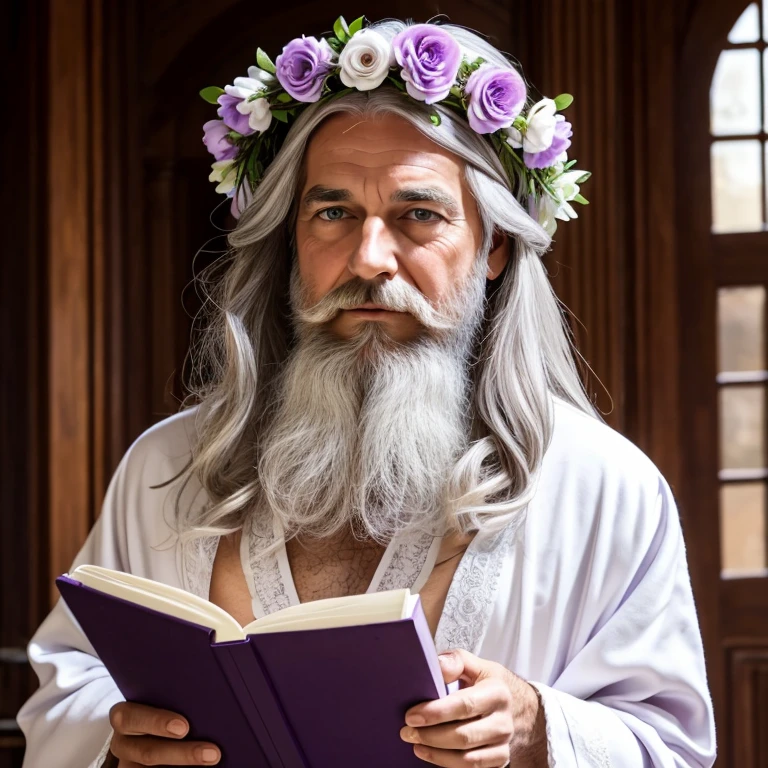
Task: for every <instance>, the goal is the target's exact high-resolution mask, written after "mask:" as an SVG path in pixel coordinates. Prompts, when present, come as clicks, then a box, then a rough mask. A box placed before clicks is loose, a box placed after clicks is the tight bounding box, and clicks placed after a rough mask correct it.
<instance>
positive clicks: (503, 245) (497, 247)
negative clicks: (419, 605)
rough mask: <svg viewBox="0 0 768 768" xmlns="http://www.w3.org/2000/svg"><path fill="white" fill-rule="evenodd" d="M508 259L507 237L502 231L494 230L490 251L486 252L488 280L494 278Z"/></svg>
mask: <svg viewBox="0 0 768 768" xmlns="http://www.w3.org/2000/svg"><path fill="white" fill-rule="evenodd" d="M508 261H509V238H508V237H507V235H506V234H505V233H504V232H499V231H498V230H496V231H495V232H494V233H493V240H492V242H491V252H490V253H489V254H488V273H487V278H488V279H489V280H495V279H496V278H497V277H498V276H499V275H500V274H501V273H502V271H503V270H504V267H506V266H507V262H508Z"/></svg>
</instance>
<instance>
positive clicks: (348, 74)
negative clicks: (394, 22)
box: [339, 29, 395, 91]
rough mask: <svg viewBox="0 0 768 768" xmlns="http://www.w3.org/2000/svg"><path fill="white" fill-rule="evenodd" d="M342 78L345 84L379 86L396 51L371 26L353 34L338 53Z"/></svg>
mask: <svg viewBox="0 0 768 768" xmlns="http://www.w3.org/2000/svg"><path fill="white" fill-rule="evenodd" d="M339 66H340V67H341V72H340V73H339V76H340V77H341V82H342V83H344V85H346V86H347V87H348V88H357V90H358V91H370V90H372V89H373V88H378V87H379V86H380V85H381V84H382V83H383V82H384V80H385V79H386V77H387V75H388V74H389V68H390V67H394V66H395V52H394V50H393V49H392V46H391V45H390V43H389V41H388V40H387V39H386V38H385V37H384V36H383V35H380V34H379V33H378V32H376V31H375V30H373V29H361V30H360V31H359V32H355V34H354V35H352V38H351V39H350V41H349V42H348V43H347V44H346V45H345V46H344V48H343V49H342V51H341V53H340V54H339Z"/></svg>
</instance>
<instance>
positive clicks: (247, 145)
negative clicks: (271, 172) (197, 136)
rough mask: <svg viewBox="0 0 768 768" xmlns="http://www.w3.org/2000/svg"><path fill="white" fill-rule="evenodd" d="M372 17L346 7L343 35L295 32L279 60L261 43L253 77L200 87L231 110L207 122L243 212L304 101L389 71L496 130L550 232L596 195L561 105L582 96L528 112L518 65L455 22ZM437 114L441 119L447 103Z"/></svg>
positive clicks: (517, 184)
mask: <svg viewBox="0 0 768 768" xmlns="http://www.w3.org/2000/svg"><path fill="white" fill-rule="evenodd" d="M364 23H365V22H364V17H360V18H359V19H356V20H355V21H353V22H352V23H351V24H349V25H347V23H346V22H345V21H344V19H343V18H342V17H339V18H338V19H337V20H336V23H335V24H334V25H333V32H334V34H333V36H331V37H327V38H325V37H321V38H320V39H317V38H315V37H306V36H302V37H299V38H296V39H294V40H291V41H290V42H289V43H288V45H286V46H285V47H284V48H283V52H282V53H281V54H280V55H279V56H278V57H277V59H276V61H275V62H274V63H273V62H272V60H271V59H270V58H269V56H267V54H266V53H265V52H264V51H263V50H262V49H261V48H258V49H257V51H256V64H257V66H251V67H249V68H248V77H237V78H235V81H234V84H233V85H228V86H226V87H225V88H224V89H223V90H222V89H221V88H216V87H210V88H204V89H203V90H202V91H200V95H201V96H202V97H203V98H204V99H205V100H206V101H207V102H209V103H211V104H216V105H218V115H219V117H220V118H221V119H220V120H209V121H208V122H207V123H205V125H204V126H203V131H204V135H203V142H204V143H205V145H206V147H207V148H208V151H209V152H211V154H212V155H213V156H214V159H215V162H214V163H213V166H212V168H213V171H212V172H211V175H210V176H209V180H210V181H213V182H216V184H217V186H216V191H217V192H220V193H223V194H226V195H227V196H229V197H232V198H233V200H232V213H233V215H234V216H235V217H237V216H239V209H240V208H241V207H242V206H243V204H244V203H246V204H247V202H248V201H249V200H250V198H251V196H252V193H253V190H254V189H255V188H256V186H257V185H258V184H259V182H260V181H261V179H262V177H263V175H264V172H265V170H266V168H267V166H268V165H269V164H270V163H271V162H272V160H274V158H275V156H276V155H277V153H278V151H279V150H280V147H281V146H282V144H283V141H284V140H285V138H286V136H287V134H288V130H289V128H290V125H291V123H292V122H293V120H294V119H295V118H296V116H297V114H298V113H299V112H300V111H301V110H302V109H303V108H305V107H306V106H307V105H308V104H311V103H315V102H319V101H325V100H329V99H333V98H337V97H339V96H342V95H344V94H346V93H350V92H352V91H354V90H358V91H369V90H372V89H374V88H378V87H379V86H380V85H382V84H383V83H384V82H385V81H386V82H389V83H391V84H392V85H393V86H395V87H396V88H398V89H399V90H400V91H403V92H405V93H407V94H408V95H409V96H410V97H411V98H413V99H415V100H417V101H421V102H424V103H426V104H430V105H431V104H437V103H439V104H441V105H443V106H445V107H449V108H451V109H453V110H454V111H456V112H458V113H460V114H461V115H462V116H464V117H465V119H466V120H467V121H468V122H469V126H470V128H472V130H473V131H475V132H476V133H479V134H484V135H487V136H489V138H490V141H491V143H492V144H493V147H494V149H495V150H496V152H497V154H498V156H499V158H500V159H501V163H502V166H503V167H504V170H505V172H506V174H507V176H508V178H509V180H510V184H511V188H512V190H514V191H515V194H516V196H517V199H518V200H519V201H520V202H521V203H522V204H523V205H524V206H525V207H526V208H527V210H528V213H529V214H530V215H531V216H532V217H533V218H534V219H536V220H537V221H538V222H539V223H540V224H541V225H542V226H543V227H544V228H545V229H546V230H547V232H548V233H549V234H550V235H552V234H554V232H555V230H556V228H557V223H556V219H560V220H562V221H568V220H569V219H575V218H577V214H576V211H575V210H574V209H573V207H572V205H571V202H577V203H581V204H583V205H586V204H587V202H588V201H587V200H585V199H584V197H582V196H581V194H579V185H580V184H582V183H584V182H585V181H586V180H587V179H588V178H589V177H590V175H591V174H590V173H589V172H587V171H579V170H571V169H572V168H573V166H574V165H575V164H576V161H575V160H570V161H569V160H568V155H567V150H568V148H569V147H570V145H571V136H572V135H573V131H572V129H571V124H570V123H569V122H567V121H566V119H565V117H564V116H563V115H561V114H557V113H558V112H559V111H561V110H564V109H566V108H567V107H568V106H569V105H570V104H571V103H572V102H573V97H572V96H570V95H569V94H562V95H560V96H558V97H557V98H555V99H542V100H541V101H539V102H538V103H536V104H534V105H533V106H531V107H530V108H529V109H528V110H527V113H525V114H524V111H525V106H526V100H527V96H528V94H527V90H526V85H525V81H524V80H523V78H522V76H521V75H520V74H519V73H518V72H517V70H515V69H511V68H508V67H499V66H496V65H494V64H490V63H488V62H486V61H484V60H483V59H482V58H476V59H474V60H473V61H469V60H468V59H467V57H466V55H465V53H464V51H462V48H461V46H460V44H459V42H458V41H457V40H456V39H455V38H454V37H453V36H452V35H451V34H450V32H449V31H448V30H446V29H444V28H442V27H440V26H438V25H436V24H415V25H411V26H408V27H406V28H405V29H404V30H403V31H402V32H400V33H399V34H397V35H396V36H395V37H394V38H393V39H392V41H391V42H390V41H389V40H387V39H386V38H385V37H384V36H383V35H382V34H380V33H379V32H377V31H376V28H375V27H370V26H364ZM430 119H431V120H432V122H433V123H434V124H435V125H439V124H440V115H439V114H438V113H437V112H433V113H432V115H431V116H430Z"/></svg>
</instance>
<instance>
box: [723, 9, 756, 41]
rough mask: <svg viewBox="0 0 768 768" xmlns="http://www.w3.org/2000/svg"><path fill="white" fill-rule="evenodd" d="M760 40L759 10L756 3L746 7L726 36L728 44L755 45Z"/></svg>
mask: <svg viewBox="0 0 768 768" xmlns="http://www.w3.org/2000/svg"><path fill="white" fill-rule="evenodd" d="M759 39H760V10H759V8H758V7H757V3H752V5H750V6H747V9H746V10H745V11H744V13H742V14H741V16H740V17H739V20H738V21H737V22H736V23H735V24H734V25H733V29H732V30H731V33H730V34H729V35H728V42H729V43H755V42H757V41H758V40H759Z"/></svg>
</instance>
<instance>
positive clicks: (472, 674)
mask: <svg viewBox="0 0 768 768" xmlns="http://www.w3.org/2000/svg"><path fill="white" fill-rule="evenodd" d="M437 658H438V661H439V662H440V668H441V669H442V671H443V680H444V681H445V682H446V683H453V682H455V681H456V680H461V681H462V682H464V683H465V684H466V685H474V684H475V683H476V682H477V680H478V679H479V678H480V677H482V676H483V673H484V672H485V671H486V670H485V662H484V661H483V659H481V658H480V657H479V656H475V655H474V654H473V653H470V652H469V651H465V650H463V649H462V648H456V649H454V650H451V651H446V652H445V653H441V654H439V655H438V657H437Z"/></svg>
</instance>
